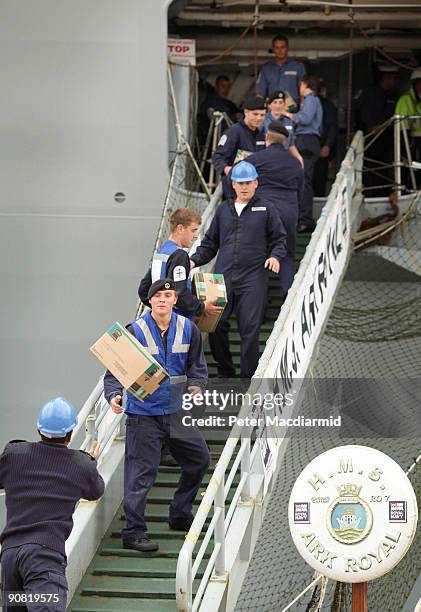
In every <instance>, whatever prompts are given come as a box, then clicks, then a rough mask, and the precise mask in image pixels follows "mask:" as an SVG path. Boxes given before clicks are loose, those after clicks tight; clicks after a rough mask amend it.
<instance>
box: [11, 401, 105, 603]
mask: <svg viewBox="0 0 421 612" xmlns="http://www.w3.org/2000/svg"><path fill="white" fill-rule="evenodd" d="M76 424H77V416H76V412H75V409H74V408H73V406H72V405H71V404H70V403H69V402H67V401H66V400H65V399H64V398H62V397H57V398H56V399H54V400H51V401H49V402H47V403H46V404H45V405H44V406H43V407H42V408H41V411H40V413H39V416H38V421H37V429H38V433H39V434H40V436H41V440H40V441H39V442H26V441H25V440H12V441H11V442H9V443H8V444H7V445H6V447H5V449H4V451H3V453H2V455H1V456H0V488H1V489H4V490H5V492H6V507H7V518H6V526H5V528H4V530H3V533H2V534H1V536H0V542H1V584H2V587H1V591H2V593H1V594H2V599H3V608H2V609H3V610H4V611H6V612H7V611H9V610H10V611H12V610H15V609H16V608H17V609H19V610H31V612H65V610H66V599H67V580H66V574H65V570H66V565H67V558H66V552H65V541H66V540H67V538H68V537H69V535H70V532H71V530H72V527H73V520H72V515H73V512H74V510H75V506H76V504H77V502H78V501H79V500H80V499H81V498H84V499H87V500H91V501H94V500H97V499H99V498H100V497H101V496H102V494H103V493H104V481H103V479H102V477H101V476H100V475H99V473H98V470H97V467H96V466H97V464H96V459H97V457H98V452H99V448H98V444H96V443H95V444H93V445H92V447H91V450H90V452H89V453H85V452H84V451H81V450H73V449H70V448H68V445H69V443H70V439H71V437H72V431H73V429H74V428H75V427H76Z"/></svg>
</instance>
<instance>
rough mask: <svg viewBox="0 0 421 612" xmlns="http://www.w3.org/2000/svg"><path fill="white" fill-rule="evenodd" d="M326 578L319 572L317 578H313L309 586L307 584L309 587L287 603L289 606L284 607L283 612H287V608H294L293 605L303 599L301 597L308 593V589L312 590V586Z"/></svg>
mask: <svg viewBox="0 0 421 612" xmlns="http://www.w3.org/2000/svg"><path fill="white" fill-rule="evenodd" d="M324 578H325V577H324V576H323V575H322V574H319V575H318V576H317V578H315V579H314V580H313V582H310V584H309V585H308V586H307V587H306V588H305V589H304V591H301V593H300V594H299V595H297V597H296V598H295V599H294V600H293V601H291V603H290V604H288V605H287V607H286V608H282V610H281V612H287V610H290V609H291V608H292V606H293V605H294V604H295V603H297V601H298V600H299V599H301V597H302V596H303V595H304V594H305V593H307V591H309V590H310V589H311V588H312V587H313V586H314V585H316V584H317V583H318V582H319V581H320V580H323V579H324Z"/></svg>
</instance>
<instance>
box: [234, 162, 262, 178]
mask: <svg viewBox="0 0 421 612" xmlns="http://www.w3.org/2000/svg"><path fill="white" fill-rule="evenodd" d="M258 176H259V175H258V174H257V170H256V168H255V167H254V166H253V164H250V162H247V161H240V162H238V164H235V166H234V167H233V169H232V171H231V180H232V181H235V182H236V183H245V182H246V181H255V180H256V179H257V177H258Z"/></svg>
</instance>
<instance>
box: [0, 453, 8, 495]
mask: <svg viewBox="0 0 421 612" xmlns="http://www.w3.org/2000/svg"><path fill="white" fill-rule="evenodd" d="M6 472H7V467H6V453H5V451H3V452H2V454H1V455H0V489H4V483H3V480H4V477H5V474H6Z"/></svg>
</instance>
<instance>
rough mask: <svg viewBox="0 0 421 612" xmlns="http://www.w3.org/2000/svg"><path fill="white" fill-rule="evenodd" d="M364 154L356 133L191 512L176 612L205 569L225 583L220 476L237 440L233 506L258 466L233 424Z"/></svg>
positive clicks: (187, 610)
mask: <svg viewBox="0 0 421 612" xmlns="http://www.w3.org/2000/svg"><path fill="white" fill-rule="evenodd" d="M363 150H364V137H363V135H362V133H361V132H358V133H357V134H356V135H355V137H354V140H353V142H352V144H351V146H350V147H349V149H348V151H347V153H346V156H345V158H344V160H343V162H342V164H341V168H340V170H339V172H338V174H337V177H336V180H335V182H334V184H333V186H332V189H331V192H330V194H329V196H328V199H327V202H326V204H325V206H324V208H323V210H322V213H321V218H320V220H319V221H318V223H317V226H316V229H315V231H314V232H313V236H312V239H311V241H310V243H309V245H308V247H307V250H306V253H305V256H304V258H303V260H302V262H301V265H300V268H299V270H298V272H297V274H296V276H295V279H294V283H293V285H292V287H291V289H290V291H289V293H288V296H287V299H286V300H285V303H284V305H283V306H282V309H281V311H280V313H279V316H278V319H277V321H276V322H275V324H274V328H273V330H272V333H271V335H270V337H269V339H268V341H267V343H266V346H265V349H264V352H263V355H262V356H261V358H260V360H259V364H258V367H257V370H256V373H255V375H254V376H253V378H252V380H251V385H250V388H249V390H248V394H246V400H247V401H246V402H244V403H243V405H242V406H241V408H240V411H239V414H238V419H237V422H236V423H235V425H234V427H233V429H232V431H231V433H230V436H229V438H228V440H227V442H226V444H225V446H224V448H223V450H222V453H221V456H220V458H219V461H218V463H217V464H216V466H215V470H214V472H213V476H212V478H211V480H210V482H209V484H208V486H207V488H206V491H205V493H204V496H203V499H202V501H201V503H200V505H199V507H198V509H197V511H196V515H195V517H194V520H193V523H192V525H191V528H190V530H189V532H188V533H187V535H186V539H185V542H184V543H183V546H182V548H181V550H180V553H179V556H178V562H177V572H176V589H175V591H176V603H177V609H178V610H179V611H180V612H196V610H198V609H199V606H200V600H201V598H202V596H203V594H204V592H205V589H206V584H207V582H208V580H209V578H210V576H211V571H212V570H209V567H210V566H212V568H213V572H214V577H215V579H216V580H218V579H219V580H221V581H224V580H225V582H226V579H227V576H226V565H225V546H224V543H225V535H226V531H227V530H228V524H227V525H226V524H225V522H226V521H230V520H231V519H232V515H233V512H234V510H235V507H234V510H233V511H231V508H230V510H229V511H228V516H227V517H226V519H225V516H224V515H225V513H224V511H221V510H225V504H224V507H223V508H222V507H221V504H222V503H223V502H224V500H225V499H226V497H227V494H228V487H225V486H224V481H225V473H226V471H227V468H228V464H229V462H230V460H231V458H232V456H233V453H234V450H235V449H236V447H237V445H238V443H239V442H240V444H241V448H240V451H239V452H240V453H242V455H241V461H239V462H235V463H234V465H233V466H232V468H231V470H230V473H229V476H228V479H227V482H229V483H230V484H232V482H233V480H234V477H235V472H237V471H238V468H240V473H241V475H240V482H239V484H238V485H237V486H236V488H235V491H234V499H235V500H236V503H237V501H239V500H241V502H249V501H250V478H251V474H252V473H254V472H259V466H258V462H259V461H260V457H258V449H259V441H258V439H256V440H255V442H254V444H253V447H252V445H251V439H250V438H251V433H252V430H253V429H254V428H253V427H252V426H250V427H246V428H245V427H240V425H238V421H239V420H240V419H242V418H244V417H246V416H247V415H249V414H250V407H251V406H250V399H251V397H252V396H253V394H255V393H257V392H258V391H259V389H260V387H261V385H262V383H263V381H264V378H265V374H266V372H267V368H268V365H269V362H270V359H271V357H272V356H273V354H274V353H275V351H276V348H277V341H278V338H279V336H280V334H281V332H282V328H283V325H284V323H285V321H286V319H287V317H288V314H289V312H290V311H291V309H292V308H293V307H295V305H296V300H297V296H298V295H299V291H298V290H299V287H300V285H301V282H302V280H303V279H304V276H305V273H306V270H307V268H308V265H309V263H310V260H311V257H312V255H313V253H314V252H315V251H316V249H317V247H318V244H319V240H320V239H321V238H322V237H323V236H322V231H323V228H324V226H325V223H326V220H327V218H328V215H329V212H330V210H331V209H332V207H333V206H334V204H335V198H336V197H337V195H338V192H339V188H340V186H341V185H342V182H343V181H344V179H346V180H347V189H348V187H350V186H351V187H352V189H357V188H361V172H357V170H358V169H359V168H360V167H361V166H362V159H363ZM352 173H353V174H354V175H353V176H351V174H352ZM352 195H353V194H352ZM323 238H324V237H323ZM240 466H241V467H240ZM234 468H235V471H234ZM234 499H233V501H234ZM212 506H213V507H214V517H215V516H217V518H216V519H215V520H212V521H211V523H210V525H209V526H208V528H207V530H206V532H205V534H204V538H205V539H206V542H210V535H209V531H212V534H214V550H213V551H212V554H211V557H210V560H209V562H208V566H207V567H206V569H205V572H204V575H203V577H202V579H201V581H200V584H199V587H198V590H197V592H196V595H195V597H194V598H193V581H194V579H195V576H196V571H197V569H198V568H199V564H200V562H201V560H202V558H203V554H204V552H205V548H204V546H203V543H202V545H201V548H200V550H199V552H200V555H201V556H200V560H199V563H197V562H196V561H195V563H194V565H193V551H194V549H195V546H196V544H197V542H198V539H199V536H200V534H201V532H202V529H203V527H204V525H205V522H206V520H207V518H208V516H209V513H210V511H211V509H212ZM212 534H211V535H212ZM204 541H205V540H204Z"/></svg>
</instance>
